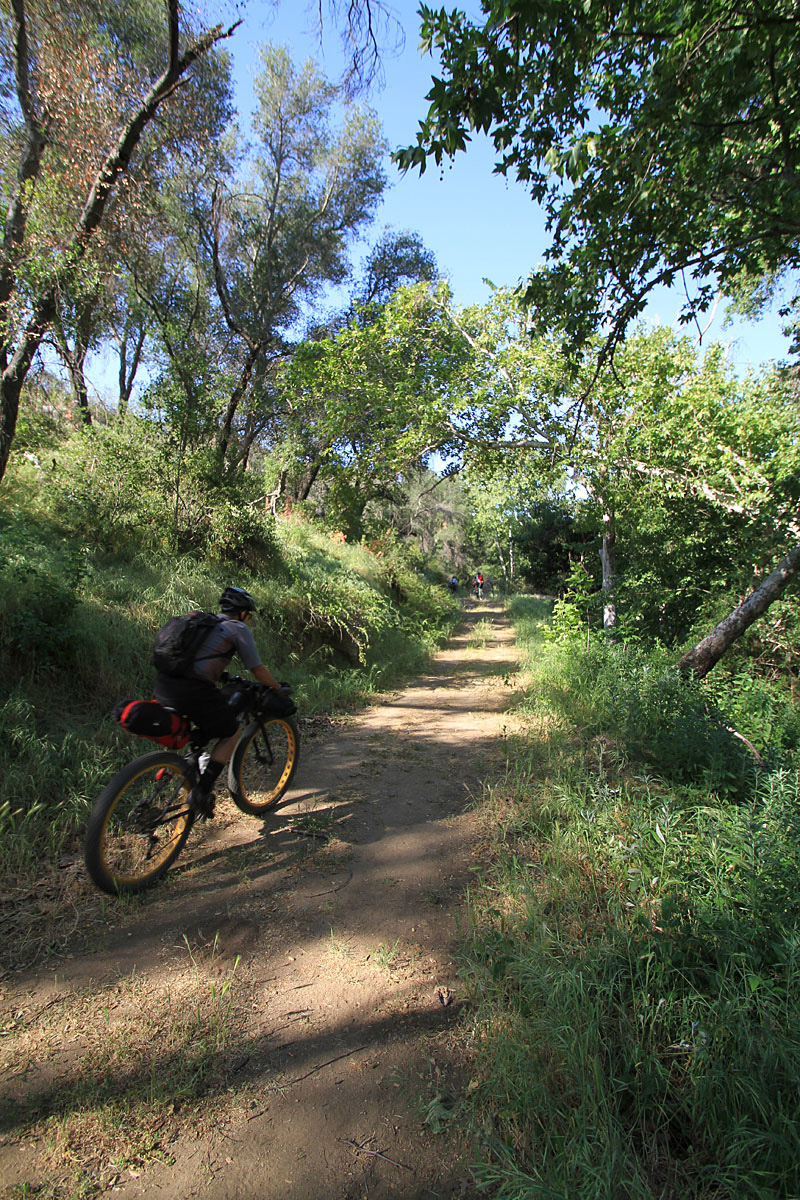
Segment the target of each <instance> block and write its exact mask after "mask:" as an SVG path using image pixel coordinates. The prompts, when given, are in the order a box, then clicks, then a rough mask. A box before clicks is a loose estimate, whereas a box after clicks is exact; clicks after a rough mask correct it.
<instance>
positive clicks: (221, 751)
mask: <svg viewBox="0 0 800 1200" xmlns="http://www.w3.org/2000/svg"><path fill="white" fill-rule="evenodd" d="M255 611H256V602H255V600H254V599H253V597H252V596H251V595H250V593H249V592H246V591H245V590H244V588H238V587H227V588H225V591H224V592H223V593H222V596H221V597H220V601H219V614H218V615H219V617H220V622H219V624H218V625H215V626H214V628H213V629H210V630H209V632H208V633H207V634H206V636H205V638H204V639H203V641H202V643H201V644H200V646H199V647H198V649H197V652H196V654H195V658H194V662H193V664H192V666H191V667H190V668H189V673H188V674H186V675H182V676H180V677H179V678H175V677H174V676H172V675H164V674H162V673H161V672H160V671H159V673H158V674H157V675H156V683H155V688H154V695H155V698H156V700H158V702H159V703H160V704H163V705H165V706H166V707H167V708H173V709H175V711H176V712H179V713H180V714H181V715H182V716H184V717H188V718H189V720H190V721H191V722H192V723H193V724H194V725H196V726H197V727H198V729H199V730H200V732H201V733H202V734H203V736H204V737H205V738H206V739H207V740H211V739H212V738H219V741H218V742H217V744H216V746H215V747H214V749H213V750H212V751H211V757H210V758H209V760H208V762H207V763H206V765H205V768H204V769H203V772H202V774H201V776H200V779H199V781H198V783H197V785H196V786H195V787H193V788H192V791H191V793H190V795H189V803H190V805H191V806H192V807H193V808H196V809H197V811H198V812H199V813H200V814H201V815H202V816H204V817H211V816H213V815H214V797H213V791H214V784H215V783H216V781H217V779H218V778H219V775H220V773H221V772H222V768H223V767H224V766H225V764H226V763H227V761H228V759H229V758H230V756H231V755H232V754H233V751H234V750H235V749H236V743H237V741H238V740H239V725H238V722H237V720H236V713H235V712H234V710H233V709H232V708H231V707H230V706H229V704H228V703H227V701H226V700H225V697H224V696H223V694H222V692H221V691H220V689H219V688H218V687H217V686H216V685H217V684H218V683H219V680H220V676H221V675H222V672H223V671H224V670H225V668H226V666H227V665H228V663H229V662H230V660H231V659H232V658H233V656H234V654H238V655H239V657H240V659H241V660H242V663H243V664H244V666H245V667H246V668H247V670H248V671H250V673H251V674H252V675H253V676H254V677H255V678H256V679H257V680H258V682H259V683H263V684H264V685H265V686H266V687H268V688H272V690H273V691H275V692H278V693H280V692H281V685H280V684H279V683H278V682H277V680H276V679H275V678H274V677H273V676H272V675H271V674H270V672H269V671H268V670H267V668H266V667H265V666H263V665H262V663H261V656H260V655H259V653H258V650H257V649H256V644H255V641H254V639H253V635H252V633H251V632H250V630H249V629H248V627H247V622H248V621H249V619H250V617H251V616H252V614H253V613H254V612H255Z"/></svg>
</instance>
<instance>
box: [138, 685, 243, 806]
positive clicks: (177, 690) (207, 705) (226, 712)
mask: <svg viewBox="0 0 800 1200" xmlns="http://www.w3.org/2000/svg"><path fill="white" fill-rule="evenodd" d="M155 696H156V699H157V700H159V701H160V703H162V704H168V705H169V706H170V707H172V708H175V709H176V710H177V711H178V712H180V713H182V714H183V715H184V716H186V717H188V718H189V720H190V721H191V722H192V724H193V725H196V726H197V728H198V729H199V730H200V733H201V734H202V736H203V738H204V739H205V740H206V741H213V740H216V745H215V746H214V748H213V750H212V751H211V753H210V756H209V758H208V759H207V761H206V763H205V766H204V767H203V771H202V774H201V776H200V779H199V780H198V782H197V784H196V785H195V787H194V788H192V791H191V794H190V796H189V801H190V804H191V805H192V806H193V807H194V808H196V809H197V810H198V812H200V814H201V815H203V816H206V817H210V816H213V813H214V800H213V791H214V785H215V783H216V782H217V779H218V778H219V776H220V775H221V773H222V770H223V768H224V767H225V764H226V763H227V762H228V760H229V758H230V756H231V754H232V753H233V751H234V749H235V748H236V743H237V741H238V740H239V723H238V721H237V718H236V713H235V712H234V711H233V709H232V708H231V707H230V705H229V704H228V703H227V701H226V699H225V697H224V696H223V694H222V692H221V691H220V690H219V688H217V687H215V686H214V684H213V683H209V682H208V681H207V680H205V679H171V678H170V677H169V676H166V675H160V674H159V675H158V676H157V678H156V686H155Z"/></svg>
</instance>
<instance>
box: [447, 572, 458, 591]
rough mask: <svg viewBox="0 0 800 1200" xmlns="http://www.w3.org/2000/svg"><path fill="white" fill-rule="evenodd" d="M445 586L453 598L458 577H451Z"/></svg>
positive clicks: (456, 589)
mask: <svg viewBox="0 0 800 1200" xmlns="http://www.w3.org/2000/svg"><path fill="white" fill-rule="evenodd" d="M447 586H448V587H449V588H450V591H451V592H452V593H453V595H454V596H455V594H456V592H457V591H458V577H457V576H456V575H451V576H450V578H449V579H448V581H447Z"/></svg>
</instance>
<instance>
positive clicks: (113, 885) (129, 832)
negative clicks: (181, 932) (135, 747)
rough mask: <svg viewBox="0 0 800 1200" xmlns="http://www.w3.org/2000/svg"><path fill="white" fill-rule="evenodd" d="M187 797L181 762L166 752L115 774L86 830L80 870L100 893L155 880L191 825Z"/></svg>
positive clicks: (127, 891)
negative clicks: (83, 868)
mask: <svg viewBox="0 0 800 1200" xmlns="http://www.w3.org/2000/svg"><path fill="white" fill-rule="evenodd" d="M188 794H189V780H188V778H187V773H186V760H185V759H184V758H182V757H181V756H180V755H179V754H171V753H170V752H169V751H167V750H162V751H156V752H155V753H153V754H143V755H142V757H141V758H137V759H135V760H134V761H133V762H132V763H129V764H128V766H127V767H123V769H122V770H121V771H118V772H117V774H116V775H115V776H114V778H113V779H112V780H111V781H110V782H109V783H108V785H107V786H106V787H105V789H104V790H103V792H102V794H101V795H100V796H99V798H98V800H97V803H96V804H95V806H94V808H93V809H92V812H91V815H90V816H89V820H88V822H87V826H86V841H85V845H84V858H85V862H86V870H87V871H88V873H89V876H90V878H91V879H92V881H93V882H94V883H95V884H96V885H97V887H99V888H100V890H101V891H103V892H108V894H109V895H111V896H120V895H131V894H133V893H135V892H141V891H143V890H144V889H145V888H147V887H150V885H151V884H153V883H155V882H156V880H157V879H160V878H161V876H162V875H163V874H164V873H165V871H167V869H168V868H169V866H170V865H171V864H172V863H173V862H174V861H175V859H176V858H177V857H178V855H179V854H180V852H181V850H182V849H183V846H184V843H185V841H186V839H187V837H188V836H189V831H190V830H191V828H192V825H193V823H194V816H195V814H194V812H193V811H192V810H191V809H190V808H189V804H188Z"/></svg>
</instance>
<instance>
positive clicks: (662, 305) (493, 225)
mask: <svg viewBox="0 0 800 1200" xmlns="http://www.w3.org/2000/svg"><path fill="white" fill-rule="evenodd" d="M454 2H455V0H454ZM215 7H216V6H215V4H214V0H209V2H208V10H209V15H211V14H213V13H214V9H215ZM416 7H417V4H416V2H414V3H408V2H406V0H402V2H401V3H399V4H398V5H397V6H396V8H395V9H394V12H395V15H396V17H397V20H398V22H399V23H400V25H401V26H402V28H403V30H404V31H405V47H404V49H403V50H402V52H401V53H400V54H398V55H395V54H392V53H388V52H387V53H386V54H385V55H384V57H383V74H384V76H385V80H384V84H383V86H382V87H380V88H377V87H376V88H374V89H373V91H372V92H371V94H370V95H369V97H368V102H369V104H370V106H371V107H372V108H373V109H374V110H375V111H376V113H377V115H378V117H379V118H380V120H381V123H382V125H383V129H384V132H385V135H386V137H387V140H388V142H389V144H390V146H391V147H392V148H396V147H398V146H400V145H407V144H409V143H410V142H412V141H413V140H414V136H415V133H416V129H417V124H418V122H419V120H420V119H421V118H422V117H423V116H424V114H425V112H426V109H427V104H426V101H425V94H426V92H427V91H428V89H429V87H430V78H431V75H432V74H433V73H435V70H436V63H435V60H433V59H432V58H431V57H430V56H427V57H425V58H423V57H422V56H421V55H420V53H419V50H418V43H419V36H418V30H419V19H418V17H417V15H416ZM460 7H465V8H466V9H467V10H468V11H470V10H474V9H475V5H474V4H462V5H460ZM316 11H317V10H316V6H313V5H312V6H311V8H310V9H308V8H306V7H305V5H304V4H303V3H302V0H283V3H280V4H277V5H276V4H273V3H270V2H269V0H248V2H247V3H246V5H245V6H244V8H243V9H240V13H241V15H243V17H244V23H243V25H242V27H241V28H240V29H239V30H238V31H237V33H236V34H235V35H234V37H233V38H232V39H231V40H230V42H229V43H228V48H229V50H230V53H231V55H232V59H233V72H234V79H235V83H236V101H237V105H238V107H239V110H240V113H241V114H242V122H241V123H242V128H243V132H244V131H247V126H248V121H247V116H246V114H247V113H248V111H249V108H250V105H251V103H252V79H253V74H254V71H255V69H256V66H257V55H256V48H257V46H258V45H259V44H260V43H263V42H266V41H273V42H278V43H281V44H283V45H286V46H287V47H288V48H289V50H290V52H291V54H292V56H293V57H294V58H295V60H297V61H302V60H304V59H306V58H308V57H313V58H315V59H316V60H317V61H318V62H319V63H320V66H321V68H322V69H323V71H324V72H325V73H326V74H327V75H328V76H329V77H330V78H336V77H338V75H339V73H340V71H341V68H342V62H343V59H342V55H341V50H340V42H339V33H338V31H336V30H335V29H334V28H333V27H332V25H331V23H330V16H329V13H328V11H327V6H325V7H324V15H325V18H326V20H327V22H328V25H327V27H326V29H325V31H324V37H323V43H322V46H320V42H319V38H318V36H317V32H316V30H315V28H314V23H315V18H316ZM231 12H232V8H231V7H227V8H225V7H222V8H221V9H217V11H216V15H215V17H214V19H216V20H219V19H223V20H225V19H230V15H231ZM493 161H494V160H493V155H492V148H491V146H490V145H489V144H488V142H487V141H486V140H485V139H482V138H481V139H476V140H475V141H473V143H472V145H471V146H470V147H469V148H468V150H467V152H466V153H465V154H460V155H458V157H457V158H456V159H455V160H454V162H453V164H452V166H451V165H446V166H445V167H444V168H443V169H442V170H439V169H437V168H436V167H435V166H432V167H429V168H428V170H427V171H426V173H425V174H424V175H423V176H422V177H420V176H419V174H418V173H417V172H414V173H413V174H412V173H409V174H408V175H406V176H402V175H400V173H399V172H398V171H397V169H396V168H395V167H394V166H392V165H391V164H389V165H388V174H389V178H390V181H391V186H390V188H389V189H388V190H387V193H386V197H385V199H384V201H383V204H382V207H381V209H380V212H379V214H378V218H377V221H376V226H375V229H374V231H373V236H371V239H370V240H374V237H375V236H377V234H378V233H379V232H380V230H381V229H382V227H383V226H385V225H388V226H391V227H392V228H394V229H397V230H401V229H410V230H414V231H416V232H418V233H419V234H420V235H421V237H422V239H423V241H424V243H425V244H426V246H427V247H428V248H429V249H430V250H432V251H433V252H434V254H435V255H436V259H437V262H438V264H439V268H440V270H441V271H443V272H444V274H446V275H447V277H448V279H449V280H450V284H451V287H452V289H453V293H454V297H455V300H456V303H458V304H462V305H464V304H471V303H476V302H480V301H482V300H485V299H486V298H487V295H488V289H487V286H486V284H485V283H484V280H485V279H490V280H491V281H492V282H493V283H495V284H501V285H513V284H515V283H517V282H518V281H519V279H521V278H524V277H525V276H526V275H527V273H528V272H529V270H530V269H531V267H533V266H535V265H536V263H537V262H539V261H540V260H541V257H542V254H543V250H544V248H545V246H546V236H547V235H546V233H545V229H544V221H543V218H542V215H541V212H540V211H539V209H538V207H537V206H536V205H535V204H534V203H533V202H532V201H531V199H530V198H529V196H528V194H527V193H526V192H525V191H524V189H523V188H522V187H521V186H520V185H519V184H517V183H516V182H514V181H513V180H509V181H506V180H504V179H503V178H502V177H500V176H497V175H494V174H493V173H492V165H493ZM679 307H680V296H678V295H677V294H675V295H670V294H668V293H662V294H661V295H660V296H659V297H658V299H657V300H656V301H654V302H653V304H652V305H651V308H650V310H649V314H650V315H651V316H652V318H653V319H654V320H660V321H661V322H663V323H665V324H672V323H673V322H674V321H675V318H676V316H677V313H678V310H679ZM713 338H716V339H717V340H720V341H724V342H729V341H733V345H732V348H731V351H730V355H729V358H730V361H731V362H732V363H733V364H734V365H735V366H736V367H737V369H739V370H742V369H744V368H745V367H746V365H747V364H748V363H750V364H752V365H754V366H758V365H760V364H761V363H763V362H766V361H768V360H770V359H775V358H781V357H783V356H784V355H785V354H786V351H787V343H786V340H785V339H784V338H783V337H782V335H781V333H780V330H779V326H778V322H777V320H776V319H774V318H772V317H767V318H765V319H763V320H762V321H760V322H759V323H758V324H756V325H753V324H752V323H744V322H741V321H738V320H737V321H736V322H735V324H734V326H733V328H732V329H724V328H722V311H721V310H720V315H718V317H717V319H716V320H715V322H714V324H713V326H712V327H711V329H710V331H709V333H708V334H706V336H705V338H704V341H708V340H710V339H713Z"/></svg>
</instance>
